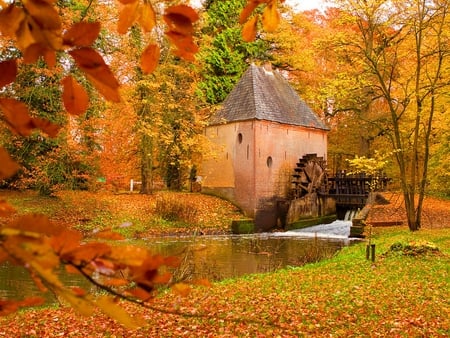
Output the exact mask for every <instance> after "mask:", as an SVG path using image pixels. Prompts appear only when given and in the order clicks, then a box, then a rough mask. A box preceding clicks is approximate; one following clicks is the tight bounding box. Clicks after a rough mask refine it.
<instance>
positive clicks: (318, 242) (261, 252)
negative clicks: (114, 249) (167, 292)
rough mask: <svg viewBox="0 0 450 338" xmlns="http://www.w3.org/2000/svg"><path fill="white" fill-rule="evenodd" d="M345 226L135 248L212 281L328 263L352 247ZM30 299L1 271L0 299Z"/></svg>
mask: <svg viewBox="0 0 450 338" xmlns="http://www.w3.org/2000/svg"><path fill="white" fill-rule="evenodd" d="M350 224H351V223H350V222H344V221H336V222H333V223H331V224H327V225H319V226H315V227H310V228H305V229H301V230H294V231H288V232H276V233H263V234H253V235H232V236H225V235H224V236H197V237H161V238H151V239H148V240H146V241H144V242H139V243H138V244H142V245H145V246H147V247H149V248H151V249H152V250H153V251H154V252H155V253H160V254H163V255H167V256H169V255H170V256H173V255H175V256H179V257H180V258H181V259H182V261H183V263H182V265H181V267H180V268H179V270H178V271H177V272H176V274H178V276H179V277H192V278H199V277H202V278H203V277H204V278H208V279H209V280H211V281H214V280H221V279H225V278H230V277H237V276H242V275H245V274H251V273H264V272H271V271H275V270H277V269H280V268H283V267H286V266H300V265H303V264H305V263H308V262H312V261H318V260H320V259H322V258H323V257H330V256H332V255H333V254H335V253H336V252H337V251H338V250H339V249H341V248H342V247H343V246H346V245H349V244H350V243H351V242H352V240H351V239H349V238H348V233H349V229H350ZM60 278H61V280H62V281H63V283H65V284H66V285H71V286H80V287H84V288H89V287H90V286H89V285H88V283H86V282H85V281H84V280H82V279H81V277H77V276H74V275H72V274H71V275H68V274H64V273H61V276H60ZM91 291H92V290H91ZM34 294H38V291H37V289H36V287H35V286H34V283H33V282H32V280H31V279H30V278H29V276H28V274H27V273H26V271H24V269H23V268H20V267H15V266H11V265H9V264H3V265H0V298H16V299H22V298H25V297H27V296H30V295H34ZM48 300H49V301H51V300H52V296H49V297H48Z"/></svg>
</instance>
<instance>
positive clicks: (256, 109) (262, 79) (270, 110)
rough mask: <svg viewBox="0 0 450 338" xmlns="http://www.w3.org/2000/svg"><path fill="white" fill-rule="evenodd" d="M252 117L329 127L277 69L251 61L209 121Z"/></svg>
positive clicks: (230, 120) (229, 120)
mask: <svg viewBox="0 0 450 338" xmlns="http://www.w3.org/2000/svg"><path fill="white" fill-rule="evenodd" d="M252 119H257V120H267V121H273V122H279V123H284V124H289V125H297V126H304V127H310V128H315V129H323V130H328V128H327V127H326V126H325V124H324V123H323V122H322V121H321V120H320V119H319V117H318V116H317V115H316V114H315V113H314V112H313V111H312V110H311V109H310V108H309V107H308V106H307V104H306V103H305V102H304V101H303V100H302V99H301V98H300V96H299V95H298V94H297V93H296V91H295V90H294V89H293V88H292V87H291V86H290V85H289V83H288V82H287V81H286V79H284V77H283V76H281V74H279V72H277V71H272V70H266V69H265V68H264V67H258V66H255V65H253V64H252V65H251V66H250V67H249V69H248V70H247V71H246V72H245V73H244V75H243V76H242V78H241V79H240V80H239V82H238V83H237V85H236V86H235V87H234V89H233V90H232V91H231V93H230V94H229V95H228V96H227V98H226V99H225V101H224V102H223V105H222V108H221V109H220V110H219V111H218V112H217V113H216V114H215V115H214V116H213V117H212V119H211V121H210V122H211V124H212V125H214V124H220V123H224V122H233V121H246V120H252Z"/></svg>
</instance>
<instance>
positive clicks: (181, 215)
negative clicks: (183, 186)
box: [155, 194, 198, 223]
mask: <svg viewBox="0 0 450 338" xmlns="http://www.w3.org/2000/svg"><path fill="white" fill-rule="evenodd" d="M177 196H178V194H170V195H169V194H161V195H160V196H158V197H157V199H156V206H155V209H156V210H155V213H156V214H157V215H158V216H160V217H161V218H162V219H164V220H166V221H170V222H184V223H196V221H197V216H198V206H197V205H196V204H194V202H191V201H189V200H185V199H180V198H177Z"/></svg>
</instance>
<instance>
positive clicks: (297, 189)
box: [292, 154, 328, 198]
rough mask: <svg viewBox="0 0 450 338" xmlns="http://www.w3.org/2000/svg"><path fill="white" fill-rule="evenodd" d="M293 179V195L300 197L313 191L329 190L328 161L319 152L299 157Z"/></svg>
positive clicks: (324, 191)
mask: <svg viewBox="0 0 450 338" xmlns="http://www.w3.org/2000/svg"><path fill="white" fill-rule="evenodd" d="M294 170H295V174H294V175H293V180H292V184H293V186H292V197H293V198H299V197H302V196H305V195H306V194H310V193H313V192H319V193H326V192H328V177H327V173H326V161H325V160H324V159H323V157H318V156H317V154H307V155H305V156H303V157H302V158H301V159H299V161H298V163H297V165H296V167H295V169H294Z"/></svg>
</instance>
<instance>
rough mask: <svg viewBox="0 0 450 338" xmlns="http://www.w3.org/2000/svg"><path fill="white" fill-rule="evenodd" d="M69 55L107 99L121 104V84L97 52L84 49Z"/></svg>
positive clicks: (70, 52)
mask: <svg viewBox="0 0 450 338" xmlns="http://www.w3.org/2000/svg"><path fill="white" fill-rule="evenodd" d="M69 54H70V55H71V56H72V57H73V58H74V60H75V62H76V63H77V65H78V67H79V68H80V69H81V70H82V71H83V72H84V73H85V74H86V76H87V78H88V79H89V81H91V83H92V84H93V85H94V86H95V88H96V89H97V90H98V91H99V92H100V94H102V95H103V96H104V97H105V99H107V100H109V101H112V102H120V94H119V82H118V81H117V80H116V78H115V77H114V74H113V72H112V71H111V70H110V69H109V67H108V65H107V64H106V63H105V61H104V60H103V57H102V56H101V55H100V54H99V53H98V52H97V51H95V50H94V49H92V48H90V47H82V48H78V49H74V50H71V51H69Z"/></svg>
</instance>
